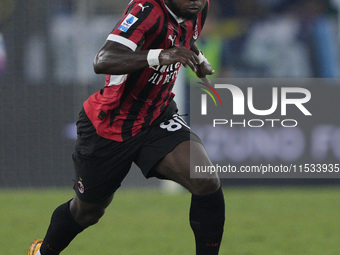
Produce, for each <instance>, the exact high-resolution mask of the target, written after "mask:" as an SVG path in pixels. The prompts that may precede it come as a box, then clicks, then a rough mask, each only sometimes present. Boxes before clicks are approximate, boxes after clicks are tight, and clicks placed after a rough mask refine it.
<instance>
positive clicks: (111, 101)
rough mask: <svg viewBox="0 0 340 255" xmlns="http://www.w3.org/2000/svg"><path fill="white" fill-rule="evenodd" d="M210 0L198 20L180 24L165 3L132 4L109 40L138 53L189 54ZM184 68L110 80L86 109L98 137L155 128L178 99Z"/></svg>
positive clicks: (148, 0) (134, 0)
mask: <svg viewBox="0 0 340 255" xmlns="http://www.w3.org/2000/svg"><path fill="white" fill-rule="evenodd" d="M208 5H209V0H208V1H207V4H206V6H205V7H204V9H203V11H202V12H201V13H200V14H199V15H197V17H196V18H195V19H192V20H189V19H186V20H184V19H180V18H178V17H176V15H175V14H174V13H172V12H171V10H170V9H169V8H168V7H167V6H166V5H165V4H164V1H163V0H132V1H131V2H130V4H129V5H128V7H127V8H126V10H125V12H124V15H123V17H122V19H121V20H120V22H119V23H118V24H117V25H116V27H115V28H114V30H113V31H112V33H111V34H110V35H109V36H108V38H107V40H110V41H114V42H118V43H121V44H123V45H125V46H127V47H128V48H130V49H131V50H133V51H138V50H149V49H169V48H171V47H176V46H177V47H178V46H184V47H186V48H188V49H190V48H191V46H192V45H193V44H194V42H195V41H196V40H197V39H198V37H199V35H200V33H201V30H202V27H203V25H204V21H205V18H206V15H207V12H208ZM180 66H181V64H180V63H176V64H173V65H169V66H153V67H147V68H145V69H142V70H139V71H136V72H133V73H128V74H124V75H107V76H106V80H105V87H104V89H102V90H100V91H98V92H97V93H95V94H93V95H92V96H90V97H89V99H88V100H87V101H85V103H84V109H85V112H86V114H87V115H88V117H89V118H90V120H91V122H92V123H93V125H94V127H95V128H96V130H97V133H98V135H100V136H102V137H105V138H107V139H111V140H115V141H125V140H127V139H128V138H130V137H132V136H134V135H136V134H137V133H138V132H140V131H141V130H142V129H143V128H145V127H147V126H149V125H151V124H152V123H153V121H154V120H155V119H156V118H157V117H158V116H159V115H160V114H161V113H162V112H163V111H164V109H165V108H166V106H167V105H168V104H169V102H170V100H171V99H172V98H173V97H174V94H173V93H172V88H173V86H174V83H175V81H176V78H177V75H178V71H179V68H180Z"/></svg>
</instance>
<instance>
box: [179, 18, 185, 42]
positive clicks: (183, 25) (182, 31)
mask: <svg viewBox="0 0 340 255" xmlns="http://www.w3.org/2000/svg"><path fill="white" fill-rule="evenodd" d="M180 28H181V33H182V35H181V38H180V39H179V45H180V46H184V45H185V44H186V40H185V39H186V37H187V25H185V22H183V23H181V25H180Z"/></svg>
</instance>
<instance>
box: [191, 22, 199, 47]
mask: <svg viewBox="0 0 340 255" xmlns="http://www.w3.org/2000/svg"><path fill="white" fill-rule="evenodd" d="M191 22H192V27H193V32H194V33H195V28H196V25H197V19H196V20H191ZM194 43H195V39H194V37H193V36H191V38H190V48H191V47H192V45H193V44H194Z"/></svg>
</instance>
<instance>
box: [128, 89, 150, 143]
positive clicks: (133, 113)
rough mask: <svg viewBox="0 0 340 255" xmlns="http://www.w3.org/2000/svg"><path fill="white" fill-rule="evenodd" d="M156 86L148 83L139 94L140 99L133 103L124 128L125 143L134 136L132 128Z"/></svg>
mask: <svg viewBox="0 0 340 255" xmlns="http://www.w3.org/2000/svg"><path fill="white" fill-rule="evenodd" d="M154 86H155V85H154V84H152V83H147V84H146V85H145V86H144V89H143V90H142V91H141V92H140V93H139V94H138V98H137V99H136V100H135V101H134V102H133V104H132V106H131V108H130V110H129V114H128V115H127V116H126V120H125V121H124V123H123V126H122V138H123V141H125V140H126V139H128V138H129V137H131V136H132V127H133V126H134V122H135V120H136V118H137V116H138V114H139V112H140V110H141V109H142V107H143V106H144V104H145V101H146V100H147V98H148V96H149V94H150V92H151V90H152V89H153V87H154ZM126 130H127V131H126Z"/></svg>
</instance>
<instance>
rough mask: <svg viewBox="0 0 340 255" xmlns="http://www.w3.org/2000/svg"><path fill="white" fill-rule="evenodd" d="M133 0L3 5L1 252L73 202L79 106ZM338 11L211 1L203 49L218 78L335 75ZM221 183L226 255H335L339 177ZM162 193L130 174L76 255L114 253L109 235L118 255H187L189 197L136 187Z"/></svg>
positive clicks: (313, 3)
mask: <svg viewBox="0 0 340 255" xmlns="http://www.w3.org/2000/svg"><path fill="white" fill-rule="evenodd" d="M128 2H129V0H121V1H118V0H96V1H92V0H53V1H39V0H0V222H1V226H0V236H1V237H2V238H1V239H0V253H1V254H20V253H25V252H26V249H27V246H28V244H29V242H30V241H31V239H33V238H37V237H42V234H43V233H44V231H45V230H46V227H47V224H48V221H49V217H50V214H51V212H52V211H53V209H54V208H55V206H57V205H58V204H60V203H62V202H64V201H66V199H69V197H70V196H72V195H73V193H72V190H71V189H70V187H71V186H72V185H73V181H72V178H73V166H72V160H71V154H72V151H73V145H74V140H75V136H76V133H75V121H76V119H77V114H78V112H79V110H80V108H81V105H82V102H83V101H84V100H85V99H86V98H87V97H88V96H89V95H90V94H92V93H93V92H95V91H97V90H98V89H100V88H102V86H103V84H104V76H98V75H95V74H94V72H93V70H92V61H93V58H94V56H95V54H96V53H97V51H98V49H99V48H100V47H101V45H102V44H103V43H104V41H105V39H106V37H107V35H108V34H109V33H110V31H111V30H112V28H113V26H114V25H115V23H116V22H117V20H118V19H119V17H120V15H121V13H122V11H123V10H124V8H125V7H126V5H127V3H128ZM339 9H340V1H338V0H329V1H327V0H211V12H210V16H209V18H208V20H207V24H206V27H205V30H204V33H203V34H202V37H201V39H200V47H201V48H202V49H203V51H204V52H205V53H206V55H207V56H208V58H209V60H210V61H211V63H212V65H213V67H214V69H215V70H216V74H215V77H233V78H240V77H242V78H247V77H252V78H253V77H271V78H288V77H289V78H307V77H309V78H336V77H339V73H340V69H339V57H340V55H339V44H340V39H339V38H340V18H339V11H338V10H339ZM191 76H192V74H190V72H185V71H183V72H182V73H181V77H180V80H179V81H178V84H177V88H176V93H177V95H176V97H177V98H178V99H177V100H178V103H179V104H180V105H181V106H182V109H185V110H183V111H184V112H185V111H187V108H188V105H187V101H188V100H187V98H188V86H186V84H188V80H189V78H190V77H191ZM334 103H335V107H336V101H335V102H334ZM316 106H317V105H314V107H316ZM334 114H336V108H335V109H334ZM320 124H325V127H326V129H324V130H323V132H322V134H323V135H324V134H325V133H326V136H325V135H324V137H326V138H325V139H326V140H327V141H328V143H327V144H326V147H323V148H320V153H324V154H322V155H323V157H324V159H327V155H331V156H332V157H333V158H334V157H335V158H336V159H338V161H339V160H340V151H339V149H338V148H340V136H339V135H337V134H338V133H339V132H340V131H339V123H320ZM334 130H335V131H337V132H335V131H334ZM328 131H329V132H328ZM331 132H332V135H329V134H330V133H331ZM316 138H318V137H316ZM316 138H315V139H316ZM258 145H259V146H261V144H258ZM338 145H339V146H338ZM263 146H265V141H264V144H263ZM278 146H280V145H278ZM317 149H318V148H316V152H314V153H315V155H316V157H317V155H319V154H318V153H319V151H318V150H317ZM326 154H327V155H326ZM315 155H314V156H315ZM320 155H321V154H320ZM250 158H251V157H250ZM265 158H266V157H263V158H260V160H263V162H271V163H273V164H275V163H277V162H279V161H276V159H274V161H270V160H269V161H268V160H266V159H265ZM225 160H226V161H227V162H232V163H233V162H237V159H233V158H230V157H228V158H226V159H225ZM247 160H248V158H247V159H246V161H245V162H248V163H251V161H247ZM223 181H224V183H225V184H226V185H225V187H231V186H232V188H229V189H227V190H226V199H227V219H228V220H227V228H228V231H227V233H226V235H225V237H224V239H225V240H226V241H225V244H224V246H223V247H222V248H223V254H233V255H236V254H239V255H241V254H242V255H245V254H248V255H251V254H256V255H257V254H262V255H267V254H268V255H269V254H270V255H275V254H277V255H283V254H301V255H305V254H309V255H312V254H317V255H320V254H323V255H325V254H332V255H335V254H340V247H339V242H338V240H339V238H340V236H339V228H340V226H339V224H340V221H339V216H338V212H339V196H340V191H339V188H338V185H339V182H338V179H333V180H322V179H286V180H283V179H275V180H267V179H250V180H249V179H241V180H235V179H231V180H223ZM238 185H239V187H236V186H238ZM245 185H247V186H249V185H255V186H256V187H255V188H253V187H245ZM296 185H298V187H295V186H296ZM306 185H312V186H310V187H301V186H306ZM316 185H323V186H327V187H322V188H320V187H318V186H316ZM259 186H261V187H260V188H259ZM272 186H280V187H279V188H273V187H272ZM287 186H290V187H289V188H288V187H287ZM292 186H294V187H292ZM331 186H332V187H331ZM334 186H336V187H334ZM38 187H39V188H42V189H32V188H38ZM124 187H129V188H130V189H124ZM159 187H161V188H162V189H170V190H171V189H172V186H168V185H165V184H164V183H162V182H160V181H157V180H149V181H146V180H144V178H143V177H142V175H141V174H140V173H139V171H138V170H137V169H136V168H133V169H132V170H131V172H130V174H129V175H128V177H127V179H126V180H125V181H124V183H123V188H122V189H121V190H120V191H119V192H120V196H117V199H116V200H115V201H114V203H115V205H116V206H114V207H113V206H112V207H110V208H109V209H108V215H109V216H107V217H104V219H103V221H101V222H100V223H99V224H100V225H99V227H97V228H94V229H93V230H89V232H86V233H85V234H84V235H83V237H82V238H79V239H77V240H76V241H75V243H72V246H71V247H70V250H69V254H77V252H78V253H79V254H94V253H98V252H97V251H98V250H100V251H104V252H103V254H111V251H110V250H108V251H106V252H105V250H104V248H105V247H110V245H111V243H108V242H111V241H110V239H109V240H107V237H108V236H111V237H112V238H111V240H114V242H113V244H118V246H119V245H121V246H124V247H125V249H123V250H119V249H118V248H117V250H115V254H118V255H119V254H141V253H142V252H141V250H142V251H143V253H144V252H145V253H147V254H156V253H157V254H160V253H165V254H179V253H188V251H187V243H188V242H193V239H192V236H191V233H190V229H189V227H188V223H187V209H188V206H189V203H188V201H189V199H190V197H189V195H188V194H187V193H185V192H180V193H179V194H175V195H172V196H171V195H163V196H162V195H160V196H158V195H157V193H155V192H152V191H151V192H150V191H147V190H146V191H145V193H141V192H139V189H140V188H159ZM164 187H165V188H164ZM175 190H178V189H177V188H175ZM143 194H144V195H143ZM183 208H184V210H183ZM131 212H133V213H131ZM137 215H138V216H137ZM37 216H38V217H37ZM112 219H114V222H115V224H116V225H115V224H113V223H112V222H111V223H110V222H108V221H111V220H112ZM150 219H152V222H151V221H150ZM164 219H167V221H164ZM124 222H128V224H127V225H128V228H127V229H125V227H124V225H123V223H124ZM162 224H163V225H162ZM164 224H165V225H164ZM183 225H185V226H186V228H183ZM111 227H112V229H115V227H116V228H118V229H119V230H122V229H125V230H126V232H125V233H124V234H123V235H119V233H121V232H119V231H116V232H117V233H116V232H115V231H112V229H111ZM144 227H145V229H144ZM98 228H99V230H100V231H97V230H98ZM164 229H165V230H166V231H164ZM113 232H114V233H113ZM18 233H20V234H18ZM139 233H143V236H140V235H139ZM3 237H6V238H3ZM169 238H170V239H169ZM176 238H177V239H176ZM151 240H152V241H151ZM166 240H167V241H166ZM89 243H91V245H88V244H89ZM154 243H157V244H160V246H159V247H154V245H153V244H154ZM173 243H176V244H177V245H176V247H174V246H172V244H173ZM89 246H90V247H89ZM115 247H116V246H115ZM190 247H191V250H190V251H191V252H190V253H192V254H193V246H192V245H191V246H190ZM115 249H116V248H115ZM66 254H67V253H66Z"/></svg>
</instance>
